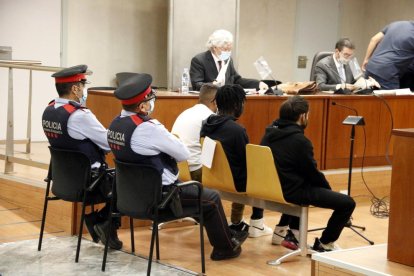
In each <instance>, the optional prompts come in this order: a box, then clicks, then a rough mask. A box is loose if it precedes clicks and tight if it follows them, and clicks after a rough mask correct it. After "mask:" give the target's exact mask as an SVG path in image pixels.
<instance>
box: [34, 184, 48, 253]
mask: <svg viewBox="0 0 414 276" xmlns="http://www.w3.org/2000/svg"><path fill="white" fill-rule="evenodd" d="M49 189H50V178H48V179H47V185H46V192H45V202H44V205H43V215H42V225H41V226H40V236H39V244H38V245H37V251H40V250H42V241H43V231H44V230H45V224H46V212H47V204H48V202H49Z"/></svg>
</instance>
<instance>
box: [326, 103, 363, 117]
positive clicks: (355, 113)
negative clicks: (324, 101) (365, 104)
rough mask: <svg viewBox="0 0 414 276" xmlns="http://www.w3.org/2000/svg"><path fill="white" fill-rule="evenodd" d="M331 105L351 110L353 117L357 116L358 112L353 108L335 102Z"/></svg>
mask: <svg viewBox="0 0 414 276" xmlns="http://www.w3.org/2000/svg"><path fill="white" fill-rule="evenodd" d="M332 105H337V106H340V107H343V108H346V109H349V110H352V111H353V112H355V115H356V116H358V111H357V110H356V109H355V108H353V107H349V106H346V105H342V104H338V103H336V102H332Z"/></svg>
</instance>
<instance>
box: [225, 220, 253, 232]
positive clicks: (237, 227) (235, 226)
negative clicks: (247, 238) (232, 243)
mask: <svg viewBox="0 0 414 276" xmlns="http://www.w3.org/2000/svg"><path fill="white" fill-rule="evenodd" d="M229 228H230V229H232V230H234V231H236V232H242V231H244V232H248V231H249V225H248V224H247V223H245V222H244V220H242V221H240V222H239V223H232V224H230V225H229Z"/></svg>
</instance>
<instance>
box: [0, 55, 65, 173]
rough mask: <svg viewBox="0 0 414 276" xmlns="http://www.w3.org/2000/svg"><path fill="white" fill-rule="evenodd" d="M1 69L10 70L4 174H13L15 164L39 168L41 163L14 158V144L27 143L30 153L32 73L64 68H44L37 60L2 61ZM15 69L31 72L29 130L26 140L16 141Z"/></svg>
mask: <svg viewBox="0 0 414 276" xmlns="http://www.w3.org/2000/svg"><path fill="white" fill-rule="evenodd" d="M0 67H3V68H9V80H8V100H7V124H6V127H7V129H6V153H5V154H4V155H3V154H0V159H4V160H5V165H4V173H11V172H13V170H14V166H13V164H14V163H19V164H24V165H28V166H33V167H39V162H36V161H33V160H23V159H21V158H14V144H15V143H25V144H26V153H30V151H31V148H30V144H31V140H32V139H31V137H32V133H31V131H32V129H31V127H32V116H31V113H32V78H33V76H32V71H46V72H57V71H60V70H62V69H63V68H62V67H53V66H43V65H41V62H40V61H36V60H0ZM13 69H24V70H29V71H30V74H29V99H28V101H29V102H28V109H27V130H26V136H27V138H26V139H23V140H14V118H13ZM0 144H4V140H3V141H2V140H0Z"/></svg>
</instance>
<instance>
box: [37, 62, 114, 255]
mask: <svg viewBox="0 0 414 276" xmlns="http://www.w3.org/2000/svg"><path fill="white" fill-rule="evenodd" d="M87 69H88V66H86V65H78V66H74V67H70V68H66V69H63V70H61V71H59V72H57V73H54V74H53V75H52V77H54V78H55V82H56V90H57V92H58V94H59V97H58V98H56V99H55V100H53V101H51V102H50V103H49V105H48V107H47V108H46V109H45V111H44V112H43V116H42V122H43V129H44V131H45V134H46V136H47V139H48V140H49V143H50V145H51V146H52V147H56V148H61V149H70V150H76V151H80V152H83V153H85V154H86V155H87V156H88V157H89V159H90V160H91V164H92V171H97V172H98V171H100V170H102V169H105V168H107V164H106V163H105V154H106V153H107V152H109V151H110V148H109V145H108V141H107V139H106V136H107V130H106V129H105V128H104V127H103V126H102V124H101V123H100V122H99V121H98V120H97V119H96V117H95V115H94V114H93V113H92V112H91V111H90V110H89V109H87V108H86V107H83V106H82V105H84V103H85V101H86V97H87V90H86V87H85V84H86V83H87V82H86V75H88V74H90V73H91V72H90V71H88V70H87ZM48 122H50V123H48ZM51 122H55V123H56V124H59V125H60V126H61V130H62V131H61V132H62V133H61V134H58V135H48V134H49V133H50V127H49V126H51V125H53V124H52V123H51ZM53 133H55V134H56V131H53ZM111 186H112V182H111V181H110V180H108V179H107V178H104V180H103V182H102V183H101V184H100V185H99V191H96V195H94V196H96V197H97V198H103V199H105V200H106V204H105V207H104V208H102V209H101V210H100V211H99V212H94V213H91V214H88V215H86V216H85V223H86V226H87V228H88V231H89V233H90V234H91V237H92V239H93V241H94V242H99V240H101V241H102V243H104V244H105V242H106V239H107V237H106V236H105V235H106V233H107V231H106V230H105V229H107V227H108V226H109V224H108V222H109V220H108V219H109V214H110V198H109V197H108V194H109V193H110V192H111V189H112V188H111ZM119 225H120V221H119V220H114V226H113V227H111V229H112V231H111V234H110V236H109V246H110V247H111V248H113V249H121V248H122V242H121V241H120V240H119V239H118V236H117V232H116V229H117V228H118V227H119Z"/></svg>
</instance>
